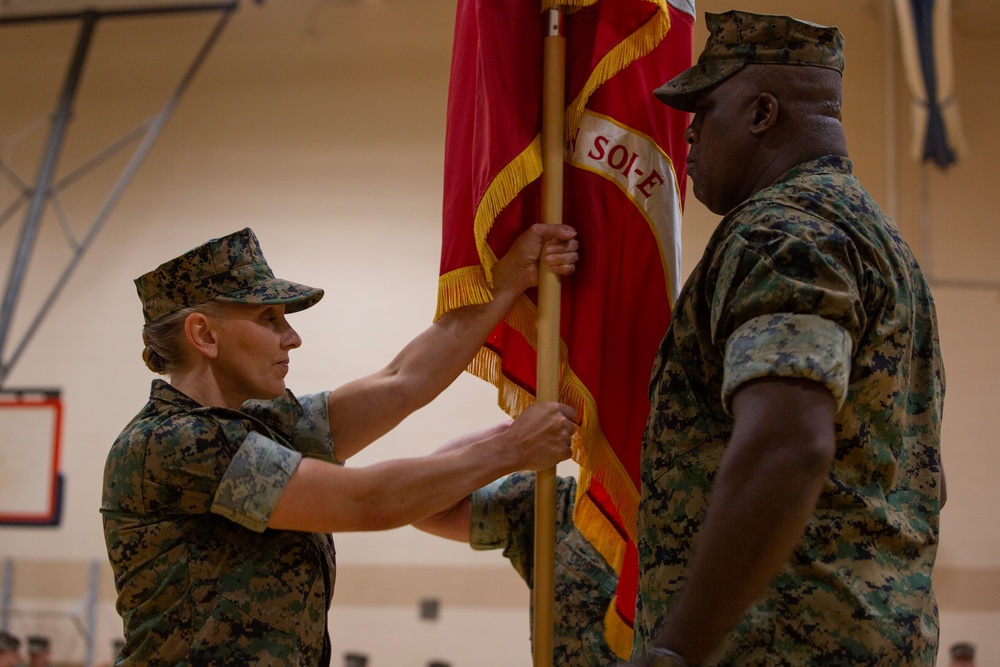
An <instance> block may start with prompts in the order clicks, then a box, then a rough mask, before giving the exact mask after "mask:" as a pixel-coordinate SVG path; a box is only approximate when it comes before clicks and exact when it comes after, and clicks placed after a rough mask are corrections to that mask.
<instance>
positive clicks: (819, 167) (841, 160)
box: [773, 155, 854, 185]
mask: <svg viewBox="0 0 1000 667" xmlns="http://www.w3.org/2000/svg"><path fill="white" fill-rule="evenodd" d="M830 172H834V173H841V174H851V173H853V172H854V165H853V164H852V163H851V159H850V158H849V157H847V156H846V155H824V156H823V157H820V158H816V159H815V160H809V161H808V162H802V163H800V164H797V165H795V166H794V167H792V168H791V169H789V170H788V171H786V172H785V173H784V174H782V175H781V176H779V177H778V179H777V180H776V181H775V182H774V184H773V185H777V184H779V183H782V182H784V181H790V180H792V179H793V178H797V177H799V176H802V175H804V174H822V173H830Z"/></svg>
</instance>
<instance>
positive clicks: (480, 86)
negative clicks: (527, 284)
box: [437, 0, 694, 657]
mask: <svg viewBox="0 0 1000 667" xmlns="http://www.w3.org/2000/svg"><path fill="white" fill-rule="evenodd" d="M543 4H544V3H543ZM677 4H678V5H679V6H682V7H684V8H685V9H684V10H683V11H682V10H680V9H677V7H675V6H673V5H672V4H668V2H667V0H575V2H565V3H560V4H559V5H558V6H560V7H563V8H567V12H566V14H565V18H564V21H563V34H564V36H565V39H566V100H567V108H566V119H565V124H566V136H567V144H566V153H565V163H564V177H563V187H564V206H563V210H564V216H565V221H566V222H567V223H568V224H571V225H573V226H574V227H576V229H577V230H578V238H579V240H580V245H581V260H580V263H579V264H578V266H577V271H576V273H575V274H574V275H573V277H572V278H571V279H568V280H564V281H563V287H562V304H561V307H560V317H561V329H560V331H561V342H562V348H561V367H560V400H562V401H563V402H565V403H567V404H569V405H572V406H574V407H576V408H577V410H578V412H579V413H580V417H581V428H580V437H579V438H578V441H577V443H576V446H575V448H574V459H575V460H576V461H577V462H578V463H579V464H580V469H581V473H580V484H579V495H578V497H577V503H576V513H575V518H576V523H577V525H578V527H579V528H580V530H581V531H582V532H583V533H584V535H586V536H587V538H588V539H589V540H590V541H591V543H592V544H594V546H595V547H596V548H597V549H598V550H599V551H600V552H601V553H602V554H603V555H604V557H605V558H606V559H607V561H608V562H609V563H611V565H612V566H614V567H615V569H616V570H618V571H619V572H620V574H621V580H620V583H619V588H618V595H617V598H616V602H615V604H614V605H613V608H612V609H609V612H608V615H607V617H606V619H605V632H606V634H607V637H608V641H609V644H610V646H611V647H612V648H613V649H614V650H615V651H616V652H617V653H618V654H619V655H621V656H622V657H627V656H628V655H629V653H630V652H631V646H632V622H633V618H634V605H635V591H636V576H637V571H636V568H637V561H636V552H635V546H634V539H635V520H636V511H637V506H638V499H639V492H638V489H639V451H640V447H641V442H642V433H643V429H644V427H645V423H646V418H647V417H648V414H649V399H648V393H647V391H648V384H649V377H650V370H651V368H652V363H653V359H654V357H655V355H656V351H657V349H658V347H659V344H660V340H661V338H662V336H663V333H664V331H665V330H666V326H667V322H668V321H669V318H670V312H671V306H672V304H673V299H674V297H675V296H676V293H677V291H678V289H679V275H678V274H679V270H680V214H681V208H682V205H683V193H684V179H685V162H684V161H685V158H686V156H687V145H686V143H685V142H684V137H683V135H684V130H685V128H686V126H687V115H686V114H684V113H681V112H677V111H674V110H672V109H670V108H668V107H666V106H665V105H663V104H661V103H659V102H657V101H656V100H655V98H654V97H653V94H652V91H653V89H654V88H656V87H657V86H659V85H660V84H662V83H663V82H664V81H666V80H667V79H669V78H671V77H673V76H674V75H675V74H677V73H679V72H681V71H682V70H684V69H686V68H687V67H689V66H690V63H691V37H692V30H693V24H694V17H693V3H689V2H684V1H683V0H678V2H677ZM570 5H579V6H576V7H573V8H572V9H568V8H569V6H570ZM546 8H547V6H546ZM540 9H542V7H540V6H539V4H537V3H535V2H527V1H526V0H505V1H500V0H460V1H459V3H458V11H457V16H456V29H455V43H454V51H453V55H452V70H451V85H450V90H449V98H448V127H447V136H446V145H445V194H444V234H443V244H442V257H441V277H440V280H439V287H438V313H437V315H438V316H440V315H442V314H444V313H445V312H447V311H448V310H451V309H453V308H457V307H460V306H463V305H468V304H473V303H482V302H484V301H487V300H488V299H489V298H490V297H489V289H488V285H489V282H490V272H491V270H492V268H493V266H494V264H495V263H496V261H497V257H498V256H501V255H502V254H503V253H504V251H505V250H506V249H507V247H509V245H510V244H511V242H512V241H513V240H514V239H515V238H516V237H517V235H518V234H519V233H520V232H521V231H522V230H523V229H524V227H525V226H526V225H529V224H531V223H533V222H538V221H539V220H540V213H539V207H540V194H541V193H540V179H539V177H540V175H541V170H542V159H541V145H540V136H539V135H540V129H541V94H542V90H541V86H542V43H543V26H544V23H543V20H542V15H541V14H540ZM536 304H537V295H536V294H535V293H534V290H532V291H529V292H528V293H526V294H525V295H524V297H522V298H521V299H520V301H519V302H518V303H517V304H516V305H515V306H514V307H513V308H512V309H511V311H510V312H509V313H508V315H507V318H506V320H505V321H504V322H503V323H502V324H501V325H499V326H498V327H497V329H496V330H495V331H494V332H493V334H492V335H491V336H490V338H489V339H488V340H487V342H486V344H485V345H484V347H483V349H482V350H480V353H479V355H478V356H477V358H476V359H475V361H473V363H472V364H471V365H470V367H469V371H470V372H472V373H474V374H475V375H478V376H479V377H481V378H483V379H485V380H487V381H489V382H491V383H492V384H494V385H496V386H497V388H498V390H499V403H500V406H501V407H502V408H503V409H504V410H505V411H506V412H507V413H508V414H511V415H515V416H516V415H517V414H519V413H520V411H521V410H523V409H524V408H525V407H527V406H528V405H530V404H531V403H532V402H533V401H534V389H535V374H536V356H535V328H536V315H537V306H536Z"/></svg>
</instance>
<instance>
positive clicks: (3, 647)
mask: <svg viewBox="0 0 1000 667" xmlns="http://www.w3.org/2000/svg"><path fill="white" fill-rule="evenodd" d="M20 647H21V640H20V639H18V638H17V637H15V636H14V635H12V634H10V633H8V632H4V631H3V630H0V651H16V650H17V649H19V648H20Z"/></svg>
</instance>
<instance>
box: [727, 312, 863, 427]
mask: <svg viewBox="0 0 1000 667" xmlns="http://www.w3.org/2000/svg"><path fill="white" fill-rule="evenodd" d="M850 373H851V336H850V334H849V333H848V332H847V331H846V330H845V329H844V328H843V327H841V326H840V325H839V324H837V323H836V322H833V321H832V320H828V319H825V318H822V317H819V316H818V315H802V314H794V313H773V314H770V315H762V316H760V317H755V318H753V319H751V320H748V321H747V322H745V323H743V324H742V325H741V326H740V327H739V328H738V329H737V330H736V331H735V332H734V333H733V334H732V335H731V336H730V337H729V339H728V340H727V341H726V356H725V367H724V370H723V385H722V404H723V405H724V406H725V409H726V412H728V413H729V414H730V415H731V414H732V411H731V405H730V403H731V401H732V397H733V393H734V392H735V391H736V389H737V388H738V387H739V386H740V385H742V384H743V383H745V382H747V381H749V380H754V379H759V378H765V377H785V378H801V379H805V380H813V381H815V382H819V383H821V384H822V385H823V386H825V387H826V388H827V389H829V390H830V393H831V394H833V397H834V400H836V403H837V409H838V410H839V409H840V408H841V406H843V404H844V399H845V398H846V396H847V387H848V382H849V378H850Z"/></svg>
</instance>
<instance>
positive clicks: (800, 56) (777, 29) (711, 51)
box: [653, 10, 844, 111]
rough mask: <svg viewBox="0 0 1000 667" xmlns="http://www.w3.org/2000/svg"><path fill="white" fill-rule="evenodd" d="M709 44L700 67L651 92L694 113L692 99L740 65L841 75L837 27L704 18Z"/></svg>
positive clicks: (738, 15)
mask: <svg viewBox="0 0 1000 667" xmlns="http://www.w3.org/2000/svg"><path fill="white" fill-rule="evenodd" d="M705 26H706V27H707V28H708V41H707V42H706V43H705V49H704V50H703V51H702V52H701V55H700V56H698V62H697V63H696V64H695V65H694V66H693V67H691V68H689V69H687V70H685V71H683V72H681V73H680V74H678V75H677V76H675V77H674V78H672V79H671V80H670V81H667V82H666V83H665V84H663V85H662V86H660V87H659V88H657V89H656V90H655V91H653V94H654V95H656V97H657V98H659V100H660V101H661V102H663V103H664V104H667V105H669V106H671V107H674V108H675V109H680V110H681V111H694V99H695V96H696V95H697V94H698V93H700V92H701V91H703V90H706V89H708V88H711V87H712V86H714V85H715V84H717V83H719V82H720V81H724V80H726V79H728V78H729V77H731V76H732V75H733V74H735V73H736V72H738V71H739V70H740V69H741V68H742V67H743V66H744V65H749V64H751V63H755V64H772V65H809V66H813V67H825V68H828V69H833V70H837V71H838V72H840V73H841V74H843V73H844V37H843V35H841V34H840V31H839V30H838V29H837V28H836V26H822V25H817V24H815V23H809V22H808V21H800V20H798V19H794V18H792V17H790V16H774V15H771V14H751V13H750V12H741V11H738V10H732V11H728V12H724V13H722V14H713V13H711V12H705Z"/></svg>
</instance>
